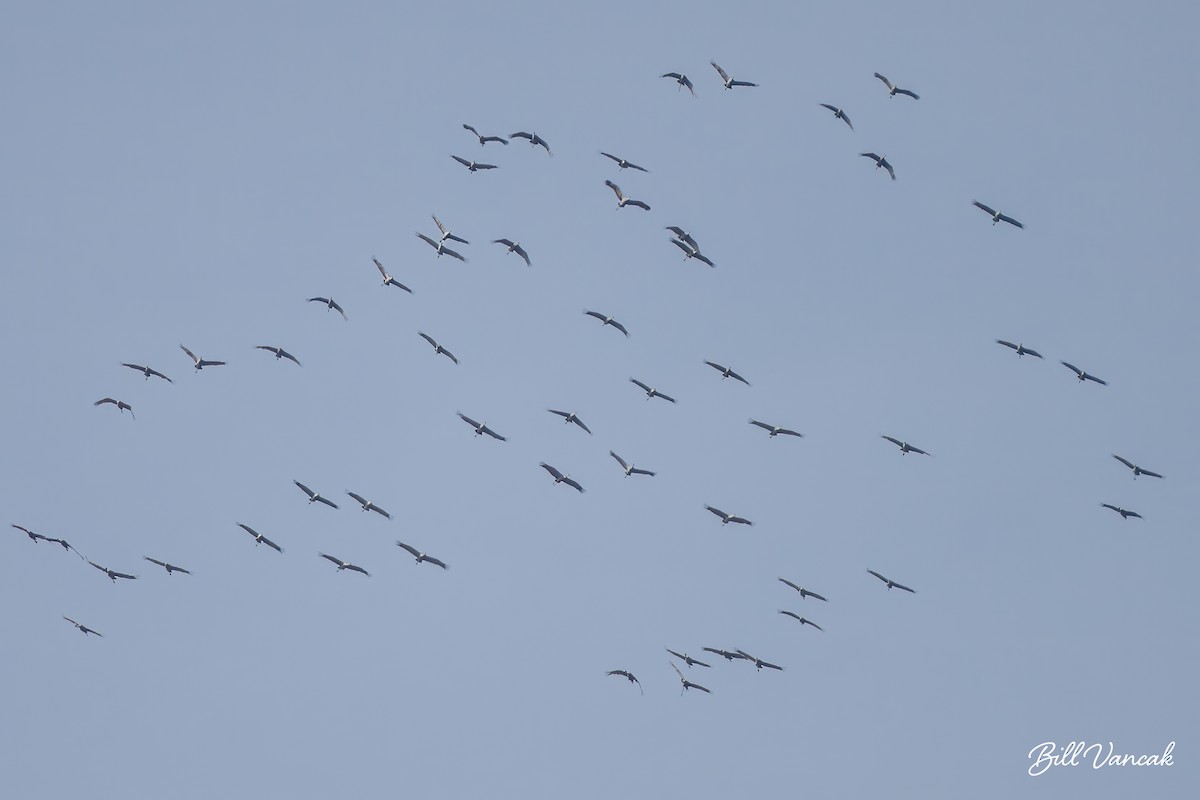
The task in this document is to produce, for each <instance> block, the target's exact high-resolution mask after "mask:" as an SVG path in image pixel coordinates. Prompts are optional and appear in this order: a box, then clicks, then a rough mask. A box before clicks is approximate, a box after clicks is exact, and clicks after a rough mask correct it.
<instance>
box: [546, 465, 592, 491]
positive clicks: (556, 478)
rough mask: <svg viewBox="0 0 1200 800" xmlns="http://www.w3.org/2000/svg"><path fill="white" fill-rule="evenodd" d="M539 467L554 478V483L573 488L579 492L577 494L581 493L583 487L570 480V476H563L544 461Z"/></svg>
mask: <svg viewBox="0 0 1200 800" xmlns="http://www.w3.org/2000/svg"><path fill="white" fill-rule="evenodd" d="M540 466H541V468H542V469H544V470H546V472H549V473H550V475H551V476H552V477H553V478H554V482H555V483H556V484H557V483H565V484H566V485H567V486H570V487H572V488H574V489H575V490H576V491H579V492H582V491H583V487H582V486H580V485H579V483H578V482H577V481H575V480H572V478H571V476H570V475H563V474H562V473H561V472H559V471H558V470H556V469H555V468H554V467H552V466H550V465H549V464H547V463H546V462H545V461H543V462H542V463H541V465H540Z"/></svg>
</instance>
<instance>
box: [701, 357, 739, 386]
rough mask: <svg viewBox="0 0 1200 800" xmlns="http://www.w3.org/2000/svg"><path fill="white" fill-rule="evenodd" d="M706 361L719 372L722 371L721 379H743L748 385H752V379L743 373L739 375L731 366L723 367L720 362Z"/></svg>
mask: <svg viewBox="0 0 1200 800" xmlns="http://www.w3.org/2000/svg"><path fill="white" fill-rule="evenodd" d="M704 363H705V364H708V365H709V366H710V367H712V368H713V369H715V370H716V371H717V372H719V373H721V380H725V379H726V378H733V379H734V380H739V381H741V382H742V383H744V384H746V385H747V386H749V385H750V381H748V380H746V379H745V378H743V377H742V376H741V375H738V374H737V373H736V372H734V371H733V370H732V369H730V368H729V367H723V366H721V365H720V364H717V363H715V362H712V361H705V362H704Z"/></svg>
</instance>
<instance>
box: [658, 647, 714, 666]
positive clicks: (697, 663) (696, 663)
mask: <svg viewBox="0 0 1200 800" xmlns="http://www.w3.org/2000/svg"><path fill="white" fill-rule="evenodd" d="M663 649H665V650H666V651H667V652H668V653H670V654H671V655H673V656H675V657H676V658H678V659H679V660H680V661H682V662H683V663H684V664H687V665H688V667H689V668H690V667H693V666H697V667H709V668H711V667H712V665H711V664H705V663H704V662H703V661H698V660H696V659H694V658H692V657H691V656H689V655H688V654H687V653H676V652H675V651H674V650H672V649H671V648H669V647H666V648H663Z"/></svg>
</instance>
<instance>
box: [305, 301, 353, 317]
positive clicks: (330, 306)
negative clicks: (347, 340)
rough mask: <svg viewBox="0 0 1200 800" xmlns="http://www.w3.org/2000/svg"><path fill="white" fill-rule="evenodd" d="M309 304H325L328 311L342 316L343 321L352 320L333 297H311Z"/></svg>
mask: <svg viewBox="0 0 1200 800" xmlns="http://www.w3.org/2000/svg"><path fill="white" fill-rule="evenodd" d="M308 302H310V303H323V304H324V305H325V310H326V311H330V310H333V311H336V312H338V313H339V314H341V315H342V319H344V320H349V319H350V318H349V317H347V316H346V312H345V311H343V310H342V307H341V306H339V305H338V304H337V303H336V302H334V299H333V298H332V297H310V298H308Z"/></svg>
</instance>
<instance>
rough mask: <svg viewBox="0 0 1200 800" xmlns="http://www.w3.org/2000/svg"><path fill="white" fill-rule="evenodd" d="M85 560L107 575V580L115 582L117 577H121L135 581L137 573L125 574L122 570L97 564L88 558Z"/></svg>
mask: <svg viewBox="0 0 1200 800" xmlns="http://www.w3.org/2000/svg"><path fill="white" fill-rule="evenodd" d="M87 562H88V563H89V564H91V565H92V566H93V567H95V568H96V569H98V570H100V571H101V572H103V573H104V574H105V575H107V576H108V578H109V580H111V581H112V582H113V583H116V582H117V578H123V579H124V580H127V581H136V580H137V575H127V574H126V573H124V572H117V571H116V570H115V569H109V568H108V567H102V566H100V565H99V564H97V563H96V562H95V561H92V560H91V559H90V558H89V559H88V560H87Z"/></svg>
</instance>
